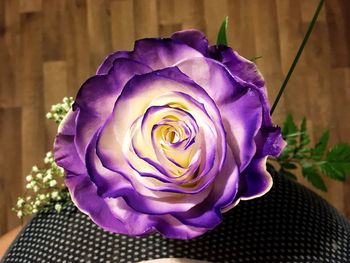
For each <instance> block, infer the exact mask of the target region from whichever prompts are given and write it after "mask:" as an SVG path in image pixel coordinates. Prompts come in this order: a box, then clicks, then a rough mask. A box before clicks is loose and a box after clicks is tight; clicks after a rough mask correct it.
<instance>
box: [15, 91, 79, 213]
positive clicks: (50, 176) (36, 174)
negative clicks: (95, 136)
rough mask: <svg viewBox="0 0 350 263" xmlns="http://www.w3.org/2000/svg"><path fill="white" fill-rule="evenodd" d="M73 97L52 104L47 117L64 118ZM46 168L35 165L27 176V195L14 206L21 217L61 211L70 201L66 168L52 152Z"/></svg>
mask: <svg viewBox="0 0 350 263" xmlns="http://www.w3.org/2000/svg"><path fill="white" fill-rule="evenodd" d="M73 102H74V101H73V98H72V97H64V98H63V101H62V103H58V104H55V105H52V107H51V110H50V112H48V113H47V114H46V118H47V119H50V120H54V121H55V122H56V123H57V124H60V122H61V121H62V120H63V118H64V117H65V116H66V115H67V113H68V111H69V110H70V109H71V108H72V105H73ZM44 163H45V168H38V167H37V166H36V165H34V166H33V168H32V170H31V172H30V174H28V175H27V176H26V182H27V184H26V189H27V191H26V192H25V195H26V196H25V197H19V198H18V200H17V204H16V205H15V207H14V208H13V211H15V212H16V214H17V216H18V217H19V218H23V217H24V216H26V215H31V214H35V213H37V212H39V211H45V210H48V209H50V208H54V209H55V210H56V211H57V212H60V211H61V210H62V209H63V207H64V205H65V204H66V203H67V202H69V201H70V197H69V193H68V189H67V187H66V186H65V185H64V183H63V177H64V170H63V169H62V168H61V167H59V166H57V164H56V163H55V160H54V156H53V154H52V152H48V153H47V154H46V156H45V158H44Z"/></svg>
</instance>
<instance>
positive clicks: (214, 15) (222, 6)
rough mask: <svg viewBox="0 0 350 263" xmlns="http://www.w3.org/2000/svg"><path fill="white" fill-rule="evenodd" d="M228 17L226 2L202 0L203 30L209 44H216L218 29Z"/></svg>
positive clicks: (223, 0) (221, 0) (225, 0)
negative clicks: (204, 29)
mask: <svg viewBox="0 0 350 263" xmlns="http://www.w3.org/2000/svg"><path fill="white" fill-rule="evenodd" d="M226 16H228V4H227V0H216V1H211V0H204V17H205V22H206V23H205V28H206V32H207V37H208V40H209V43H212V44H216V40H217V35H218V31H219V28H220V26H221V24H222V21H224V18H225V17H226Z"/></svg>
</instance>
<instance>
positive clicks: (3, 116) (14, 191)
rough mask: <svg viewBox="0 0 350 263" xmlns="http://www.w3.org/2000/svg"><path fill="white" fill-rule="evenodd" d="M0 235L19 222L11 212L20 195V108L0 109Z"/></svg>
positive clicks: (21, 182) (21, 181)
mask: <svg viewBox="0 0 350 263" xmlns="http://www.w3.org/2000/svg"><path fill="white" fill-rule="evenodd" d="M0 127H1V129H0V144H1V157H0V211H1V213H0V235H2V234H4V233H6V232H7V231H9V230H10V229H12V228H14V227H15V226H18V225H19V224H20V220H18V218H17V217H16V214H15V213H13V212H12V211H11V209H12V207H13V206H14V205H15V204H16V201H17V197H18V196H19V195H20V194H21V193H22V187H23V184H24V180H23V177H22V167H21V154H22V153H21V148H22V140H21V108H20V107H12V108H0Z"/></svg>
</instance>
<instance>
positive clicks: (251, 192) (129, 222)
mask: <svg viewBox="0 0 350 263" xmlns="http://www.w3.org/2000/svg"><path fill="white" fill-rule="evenodd" d="M269 110H270V109H269V105H268V101H267V94H266V88H265V84H264V80H263V78H262V76H261V75H260V73H259V72H258V70H257V69H256V66H255V64H254V63H252V62H250V61H249V60H247V59H245V58H243V57H241V56H240V55H238V54H237V52H235V51H233V50H232V49H231V48H230V47H227V46H224V45H220V46H208V40H207V39H206V37H205V35H204V34H203V33H201V32H199V31H196V30H186V31H180V32H176V33H175V34H173V35H172V36H171V38H165V39H158V38H149V39H141V40H138V41H136V43H135V46H134V50H133V51H118V52H115V53H113V54H111V55H109V56H108V57H107V58H106V59H105V60H104V61H103V62H102V64H101V65H100V67H99V68H98V70H97V73H96V75H95V76H93V77H91V78H89V79H88V80H87V81H86V82H85V83H84V84H83V85H82V86H81V88H80V90H79V92H78V94H77V96H76V99H75V102H74V105H73V109H72V111H70V112H69V113H68V115H67V116H66V117H65V119H64V120H63V121H62V123H61V124H60V126H59V129H58V135H57V137H56V140H55V146H54V150H55V160H56V162H57V164H58V165H59V166H61V167H63V168H64V170H65V172H66V185H67V187H68V189H69V192H70V194H71V197H72V200H73V202H74V203H75V205H76V206H77V207H78V208H79V209H80V210H81V211H82V212H84V213H85V214H87V215H89V216H90V218H91V219H92V220H93V221H94V222H95V223H96V224H97V225H99V226H101V227H102V228H104V229H106V230H109V231H112V232H116V233H121V234H128V235H145V234H150V233H154V232H157V231H158V232H160V233H161V234H162V235H164V236H166V237H169V238H179V239H188V238H193V237H196V236H199V235H202V234H203V233H205V232H206V231H208V230H210V229H213V228H214V227H215V226H217V225H218V224H219V223H220V222H221V221H222V213H224V212H226V211H228V210H230V209H231V208H233V207H234V206H235V205H237V204H238V202H239V201H240V200H248V199H252V198H255V197H259V196H261V195H263V194H265V193H266V192H267V191H268V190H269V189H270V188H271V186H272V178H271V176H270V174H269V173H268V172H267V171H266V159H267V157H268V156H278V154H279V153H280V152H281V150H282V149H283V147H284V141H283V139H282V136H281V131H280V128H278V127H275V126H274V125H273V124H272V121H271V116H270V114H269Z"/></svg>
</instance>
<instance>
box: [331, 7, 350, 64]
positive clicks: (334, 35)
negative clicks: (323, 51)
mask: <svg viewBox="0 0 350 263" xmlns="http://www.w3.org/2000/svg"><path fill="white" fill-rule="evenodd" d="M349 10H350V2H349V1H347V0H333V1H326V14H327V23H328V28H330V29H331V30H329V41H330V44H331V49H332V57H331V63H332V66H334V67H349V66H350V50H349V46H350V29H349V23H350V17H349V15H348V13H349Z"/></svg>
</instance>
